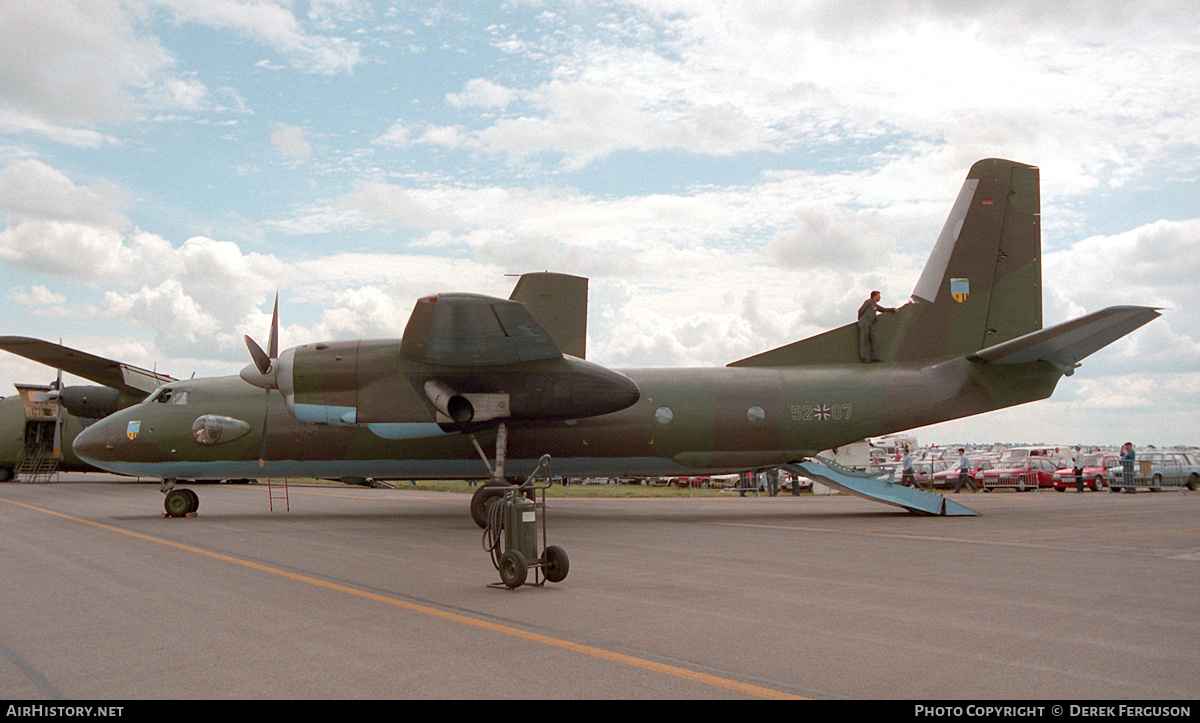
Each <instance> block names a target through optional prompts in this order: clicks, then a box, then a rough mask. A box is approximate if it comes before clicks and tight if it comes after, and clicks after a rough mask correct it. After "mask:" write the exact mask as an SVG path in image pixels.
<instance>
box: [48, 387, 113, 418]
mask: <svg viewBox="0 0 1200 723" xmlns="http://www.w3.org/2000/svg"><path fill="white" fill-rule="evenodd" d="M58 403H59V404H61V405H62V408H63V409H65V410H67V412H68V413H70V414H72V415H74V416H76V417H83V418H84V419H100V418H101V417H107V416H108V415H110V414H112V413H113V412H115V411H117V410H118V409H120V408H121V392H119V391H118V390H116V389H112V388H111V387H84V386H71V387H64V388H63V389H61V390H59V392H58Z"/></svg>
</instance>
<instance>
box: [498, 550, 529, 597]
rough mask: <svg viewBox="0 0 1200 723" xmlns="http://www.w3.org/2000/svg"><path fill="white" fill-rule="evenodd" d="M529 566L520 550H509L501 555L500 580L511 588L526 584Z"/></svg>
mask: <svg viewBox="0 0 1200 723" xmlns="http://www.w3.org/2000/svg"><path fill="white" fill-rule="evenodd" d="M528 574H529V566H528V565H527V564H526V563H525V556H524V555H522V554H521V551H520V550H507V551H505V552H504V554H502V555H500V581H501V582H503V583H504V585H505V587H507V588H508V589H510V590H513V589H516V588H518V587H521V586H522V585H524V584H525V577H526V576H527V575H528Z"/></svg>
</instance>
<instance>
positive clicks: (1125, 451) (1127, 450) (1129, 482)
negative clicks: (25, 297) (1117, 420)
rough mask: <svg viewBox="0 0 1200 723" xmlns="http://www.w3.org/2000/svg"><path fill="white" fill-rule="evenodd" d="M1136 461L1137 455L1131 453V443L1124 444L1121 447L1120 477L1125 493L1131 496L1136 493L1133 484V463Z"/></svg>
mask: <svg viewBox="0 0 1200 723" xmlns="http://www.w3.org/2000/svg"><path fill="white" fill-rule="evenodd" d="M1136 459H1137V453H1136V452H1134V451H1133V442H1126V443H1125V444H1123V445H1121V476H1122V477H1123V478H1124V480H1123V481H1124V482H1125V489H1124V491H1125V492H1128V493H1129V494H1133V493H1135V492H1137V487H1135V486H1134V484H1133V463H1134V461H1135V460H1136Z"/></svg>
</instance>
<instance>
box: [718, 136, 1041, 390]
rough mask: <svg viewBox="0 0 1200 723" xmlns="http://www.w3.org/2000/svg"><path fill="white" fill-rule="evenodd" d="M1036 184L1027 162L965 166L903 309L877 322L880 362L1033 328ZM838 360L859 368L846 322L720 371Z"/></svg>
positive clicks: (1037, 271)
mask: <svg viewBox="0 0 1200 723" xmlns="http://www.w3.org/2000/svg"><path fill="white" fill-rule="evenodd" d="M1039 185H1040V184H1039V176H1038V169H1037V167H1035V166H1029V165H1026V164H1023V163H1016V162H1013V161H1005V160H1000V159H988V160H983V161H979V162H978V163H976V164H975V165H973V166H972V167H971V171H970V172H969V173H968V174H967V179H966V181H965V182H964V183H963V186H962V190H960V191H959V194H958V198H957V199H956V200H955V202H954V207H953V208H952V209H951V211H950V216H949V217H948V218H947V219H946V224H945V226H944V227H943V228H942V232H941V234H940V235H939V236H938V240H937V243H936V244H935V245H934V248H933V253H932V254H930V256H929V260H928V261H927V262H926V264H925V270H924V271H923V272H922V273H921V277H920V279H919V280H918V281H917V286H916V288H915V289H914V290H913V294H912V303H909V304H905V305H904V306H903V307H901V308H900V309H899V311H897V313H895V314H883V315H882V316H880V317H879V319H878V321H877V322H876V329H877V330H878V331H879V335H880V337H881V341H882V350H881V352H882V354H881V356H882V357H883V359H884V360H885V361H890V362H915V361H928V360H935V359H952V358H956V357H961V356H966V355H969V354H973V353H974V352H976V351H978V350H980V349H982V348H985V347H988V346H991V345H993V344H998V343H1000V342H1002V341H1007V340H1009V339H1013V338H1016V337H1018V336H1021V335H1023V334H1027V333H1029V332H1033V331H1037V330H1039V329H1041V328H1042V234H1041V191H1040V187H1039ZM864 293H865V292H864ZM850 311H853V310H850ZM843 362H844V363H856V362H858V325H857V324H854V323H851V324H847V325H846V326H843V327H840V328H837V329H834V330H832V331H827V332H825V333H824V334H818V335H817V336H813V337H809V338H808V339H805V340H803V341H798V342H796V343H794V344H789V345H787V346H783V347H780V348H778V349H774V350H771V351H768V352H764V353H762V354H759V355H757V356H753V357H749V358H748V359H743V360H741V361H737V362H734V363H733V364H730V365H729V366H797V365H807V364H836V363H843Z"/></svg>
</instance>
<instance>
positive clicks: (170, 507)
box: [163, 488, 200, 517]
mask: <svg viewBox="0 0 1200 723" xmlns="http://www.w3.org/2000/svg"><path fill="white" fill-rule="evenodd" d="M163 507H164V508H165V509H166V511H167V516H168V517H184V516H186V515H188V514H189V513H192V512H195V511H196V510H198V509H200V497H199V495H197V494H196V493H195V492H193V491H191V490H189V489H182V488H180V489H174V490H171V491H170V492H168V493H167V498H166V499H165V500H163Z"/></svg>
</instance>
